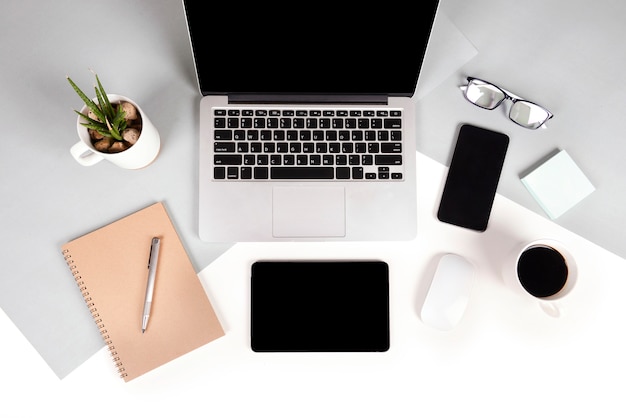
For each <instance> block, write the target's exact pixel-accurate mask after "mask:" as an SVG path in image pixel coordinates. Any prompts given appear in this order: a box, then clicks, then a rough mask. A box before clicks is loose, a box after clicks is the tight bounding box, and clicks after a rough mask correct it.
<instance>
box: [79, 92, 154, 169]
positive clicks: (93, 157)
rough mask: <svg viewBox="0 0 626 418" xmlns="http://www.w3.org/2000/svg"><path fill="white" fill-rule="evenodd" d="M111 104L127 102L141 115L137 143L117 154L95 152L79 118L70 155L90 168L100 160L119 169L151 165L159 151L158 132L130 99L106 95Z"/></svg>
mask: <svg viewBox="0 0 626 418" xmlns="http://www.w3.org/2000/svg"><path fill="white" fill-rule="evenodd" d="M107 97H108V98H109V101H110V102H111V103H114V102H122V101H124V102H129V103H131V104H133V105H134V106H135V107H136V108H137V111H138V112H139V114H140V115H141V121H142V128H141V134H140V135H139V139H137V142H136V143H135V144H134V145H132V146H131V147H130V148H128V149H126V150H124V151H121V152H118V153H112V154H110V153H105V152H100V151H98V150H96V149H95V148H94V146H93V144H92V143H91V138H90V136H89V132H87V128H86V127H85V126H83V125H82V124H81V123H82V122H84V119H83V118H82V117H80V116H78V117H77V120H76V129H77V131H78V137H79V138H80V140H79V141H78V142H77V143H76V144H74V145H73V146H72V147H71V148H70V153H71V154H72V156H73V157H74V159H75V160H76V161H78V163H80V164H81V165H84V166H91V165H94V164H96V163H99V162H100V161H102V160H108V161H110V162H112V163H113V164H115V165H117V166H118V167H121V168H128V169H138V168H143V167H146V166H147V165H149V164H150V163H152V162H153V161H154V160H155V159H156V157H157V155H158V154H159V151H160V149H161V138H160V136H159V132H158V131H157V129H156V128H155V126H154V125H153V124H152V122H151V121H150V119H149V118H148V116H147V115H146V114H145V113H144V111H143V110H142V109H141V107H139V106H138V105H137V103H135V102H134V101H132V100H131V99H129V98H128V97H125V96H121V95H118V94H108V95H107ZM87 111H88V108H87V106H83V108H82V109H81V113H84V114H86V113H87Z"/></svg>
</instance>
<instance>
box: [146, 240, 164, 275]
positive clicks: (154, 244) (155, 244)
mask: <svg viewBox="0 0 626 418" xmlns="http://www.w3.org/2000/svg"><path fill="white" fill-rule="evenodd" d="M160 244H161V239H160V238H159V237H153V238H152V243H151V244H150V254H149V255H148V269H150V265H151V264H152V259H153V258H154V257H155V256H156V254H157V252H158V250H159V248H158V246H159V245H160Z"/></svg>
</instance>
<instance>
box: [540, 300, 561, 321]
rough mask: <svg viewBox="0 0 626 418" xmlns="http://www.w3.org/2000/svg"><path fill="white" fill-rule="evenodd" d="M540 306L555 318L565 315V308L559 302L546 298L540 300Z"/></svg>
mask: <svg viewBox="0 0 626 418" xmlns="http://www.w3.org/2000/svg"><path fill="white" fill-rule="evenodd" d="M539 306H540V307H541V309H542V310H543V311H544V312H545V313H546V314H548V315H549V316H551V317H553V318H559V317H560V316H562V315H563V308H562V307H561V305H560V304H559V303H557V302H548V301H545V300H540V301H539Z"/></svg>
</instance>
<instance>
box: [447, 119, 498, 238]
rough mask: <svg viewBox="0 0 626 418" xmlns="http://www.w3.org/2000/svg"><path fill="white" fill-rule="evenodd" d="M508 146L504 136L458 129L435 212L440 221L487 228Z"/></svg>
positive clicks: (465, 226)
mask: <svg viewBox="0 0 626 418" xmlns="http://www.w3.org/2000/svg"><path fill="white" fill-rule="evenodd" d="M508 146H509V137H508V136H507V135H505V134H503V133H500V132H495V131H491V130H489V129H484V128H480V127H477V126H473V125H467V124H466V125H463V126H461V129H460V130H459V135H458V138H457V141H456V146H455V148H454V153H453V154H452V160H451V161H450V169H449V170H448V176H447V177H446V182H445V184H444V188H443V193H442V195H441V201H440V203H439V210H438V212H437V218H438V219H439V220H440V221H442V222H446V223H449V224H453V225H457V226H460V227H463V228H468V229H473V230H476V231H481V232H482V231H485V230H486V229H487V224H488V222H489V216H490V214H491V207H492V206H493V199H494V198H495V195H496V189H497V187H498V182H499V180H500V173H501V172H502V166H503V165H504V158H505V156H506V151H507V148H508Z"/></svg>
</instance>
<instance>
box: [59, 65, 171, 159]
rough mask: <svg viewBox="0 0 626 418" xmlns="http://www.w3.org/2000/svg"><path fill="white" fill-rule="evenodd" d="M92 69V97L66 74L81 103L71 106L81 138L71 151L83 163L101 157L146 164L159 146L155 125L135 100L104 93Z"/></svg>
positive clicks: (153, 156)
mask: <svg viewBox="0 0 626 418" xmlns="http://www.w3.org/2000/svg"><path fill="white" fill-rule="evenodd" d="M92 73H93V74H94V76H95V78H96V84H95V86H94V88H95V97H94V98H93V99H91V98H89V97H88V96H87V95H86V94H85V93H84V92H83V91H82V90H81V89H80V88H79V87H78V86H77V85H76V83H74V81H73V80H72V79H71V78H70V77H69V76H66V78H67V81H68V82H69V83H70V85H71V86H72V88H73V89H74V91H75V92H76V93H77V94H78V96H79V97H80V98H81V99H82V101H83V102H84V103H85V106H84V107H83V108H82V110H81V111H78V110H76V109H74V112H76V113H77V114H78V122H77V123H78V125H77V129H78V134H79V137H80V139H81V140H80V141H79V142H78V143H77V144H75V145H74V146H73V147H72V148H71V150H70V151H71V153H72V155H73V156H74V158H75V159H76V160H77V161H78V162H79V163H81V164H83V165H93V164H95V163H96V162H99V161H101V160H103V159H107V160H109V161H112V162H113V163H115V164H117V165H118V166H121V167H124V168H141V167H143V166H146V165H148V164H149V163H151V162H152V161H153V160H154V159H155V158H156V156H157V154H158V152H159V149H160V138H159V135H158V132H157V131H156V128H154V126H153V125H152V123H151V122H150V120H149V119H148V118H147V116H146V115H145V114H144V112H143V111H142V110H141V108H140V107H139V106H138V105H137V104H136V103H135V102H133V101H132V100H130V99H129V98H127V97H125V96H121V95H117V94H107V93H106V91H105V90H104V87H103V86H102V83H101V82H100V78H99V77H98V74H96V73H95V72H93V71H92ZM146 137H147V138H146ZM142 138H146V139H142ZM131 150H133V151H132V152H131ZM88 151H91V152H88ZM85 154H88V155H85ZM114 154H120V155H119V156H114ZM122 154H123V155H124V156H122Z"/></svg>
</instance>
